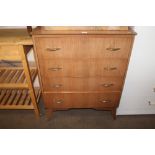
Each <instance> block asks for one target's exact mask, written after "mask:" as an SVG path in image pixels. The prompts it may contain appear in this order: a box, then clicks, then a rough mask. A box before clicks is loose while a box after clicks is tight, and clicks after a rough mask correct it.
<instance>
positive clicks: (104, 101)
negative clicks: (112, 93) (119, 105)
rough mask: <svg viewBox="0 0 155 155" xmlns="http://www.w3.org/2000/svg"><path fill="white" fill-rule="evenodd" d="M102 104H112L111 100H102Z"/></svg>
mask: <svg viewBox="0 0 155 155" xmlns="http://www.w3.org/2000/svg"><path fill="white" fill-rule="evenodd" d="M100 102H101V103H111V100H104V99H102V100H100Z"/></svg>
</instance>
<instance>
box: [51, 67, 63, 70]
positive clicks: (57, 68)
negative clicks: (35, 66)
mask: <svg viewBox="0 0 155 155" xmlns="http://www.w3.org/2000/svg"><path fill="white" fill-rule="evenodd" d="M61 69H62V68H61V67H51V68H49V70H51V71H59V70H61Z"/></svg>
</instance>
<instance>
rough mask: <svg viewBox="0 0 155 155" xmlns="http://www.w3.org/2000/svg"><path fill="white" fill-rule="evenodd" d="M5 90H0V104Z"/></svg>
mask: <svg viewBox="0 0 155 155" xmlns="http://www.w3.org/2000/svg"><path fill="white" fill-rule="evenodd" d="M6 91H7V90H2V91H1V95H0V104H1V101H2V100H3V98H4V96H5V93H6Z"/></svg>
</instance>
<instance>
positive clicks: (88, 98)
mask: <svg viewBox="0 0 155 155" xmlns="http://www.w3.org/2000/svg"><path fill="white" fill-rule="evenodd" d="M43 98H44V102H45V107H46V108H53V109H65V108H105V107H107V108H108V107H109V108H110V107H117V106H118V104H119V100H120V92H117V93H57V94H55V93H43Z"/></svg>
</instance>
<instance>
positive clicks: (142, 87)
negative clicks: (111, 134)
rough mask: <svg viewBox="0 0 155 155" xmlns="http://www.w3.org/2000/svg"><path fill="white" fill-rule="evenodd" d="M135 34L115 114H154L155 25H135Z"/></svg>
mask: <svg viewBox="0 0 155 155" xmlns="http://www.w3.org/2000/svg"><path fill="white" fill-rule="evenodd" d="M135 31H136V32H137V33H138V35H137V36H136V39H135V42H134V47H133V52H132V56H131V59H130V64H129V68H128V73H127V77H126V82H125V86H124V90H123V94H122V98H121V102H120V106H119V108H118V110H117V114H118V115H121V114H155V105H149V104H148V101H154V102H155V92H153V88H155V27H135Z"/></svg>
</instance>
